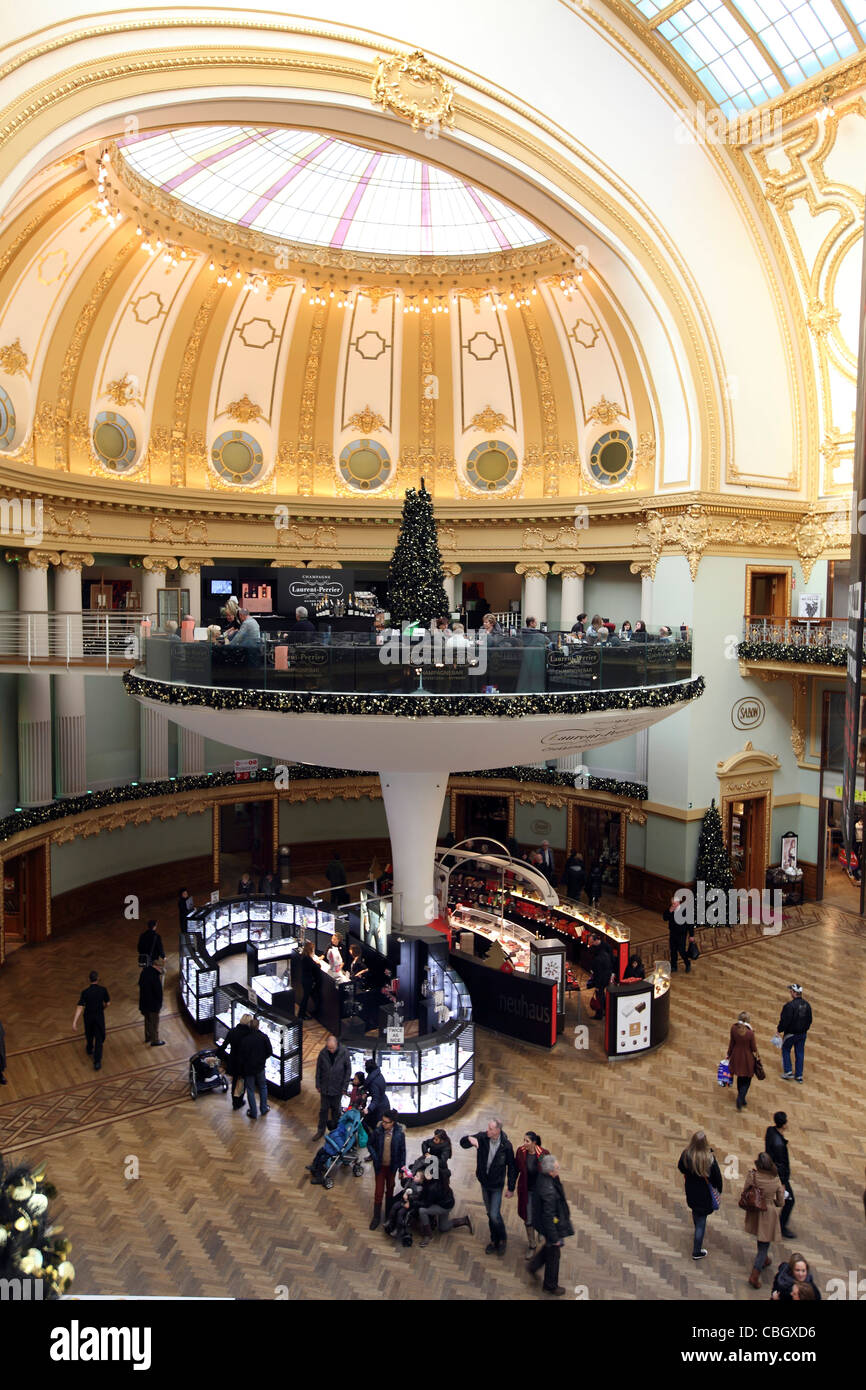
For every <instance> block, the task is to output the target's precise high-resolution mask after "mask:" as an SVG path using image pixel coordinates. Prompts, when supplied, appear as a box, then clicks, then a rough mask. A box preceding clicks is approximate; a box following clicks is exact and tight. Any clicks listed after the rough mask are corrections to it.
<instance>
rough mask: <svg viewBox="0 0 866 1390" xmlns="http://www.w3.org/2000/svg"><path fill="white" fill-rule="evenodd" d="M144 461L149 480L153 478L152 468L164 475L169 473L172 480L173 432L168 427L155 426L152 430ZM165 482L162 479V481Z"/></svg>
mask: <svg viewBox="0 0 866 1390" xmlns="http://www.w3.org/2000/svg"><path fill="white" fill-rule="evenodd" d="M144 461H145V464H146V467H147V473H148V479H149V480H150V479H152V476H153V475H152V473H151V471H150V470H151V468H156V469H157V470H158V471H159V472H160V473H161V474H163V475H164V474H165V473H167V474H168V477H169V480H170V479H171V430H170V429H169V428H168V426H167V425H154V427H153V428H152V429H151V431H150V438H149V439H148V441H147V451H146V453H145V460H144ZM163 480H164V479H163V478H160V481H163Z"/></svg>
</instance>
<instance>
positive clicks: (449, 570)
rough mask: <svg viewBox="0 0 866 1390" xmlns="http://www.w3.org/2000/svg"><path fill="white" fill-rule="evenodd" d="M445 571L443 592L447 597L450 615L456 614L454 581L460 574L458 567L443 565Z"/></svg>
mask: <svg viewBox="0 0 866 1390" xmlns="http://www.w3.org/2000/svg"><path fill="white" fill-rule="evenodd" d="M443 569H444V570H445V592H446V594H447V595H448V609H449V612H451V613H456V612H457V587H456V579H457V576H458V574H459V573H460V566H459V565H444V566H443Z"/></svg>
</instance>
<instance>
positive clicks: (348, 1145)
mask: <svg viewBox="0 0 866 1390" xmlns="http://www.w3.org/2000/svg"><path fill="white" fill-rule="evenodd" d="M366 1143H367V1131H366V1130H365V1129H364V1126H363V1124H362V1122H361V1114H360V1111H358V1110H354V1109H352V1108H351V1107H350V1108H349V1109H348V1110H344V1111H343V1114H342V1115H341V1117H340V1122H339V1124H338V1125H337V1127H336V1129H332V1130H331V1133H330V1134H329V1135H328V1136H327V1138H326V1139H325V1142H324V1144H323V1145H322V1147H321V1148H320V1149H319V1151H318V1153H317V1154H316V1157H315V1158H314V1159H313V1161H312V1163H311V1164H310V1182H312V1183H321V1185H322V1187H326V1188H328V1189H330V1188H332V1187H333V1186H334V1179H333V1178H332V1176H331V1174H332V1173H333V1171H334V1169H335V1168H336V1167H337V1165H338V1164H339V1165H340V1166H341V1167H343V1168H351V1169H352V1172H353V1173H354V1175H355V1177H356V1178H360V1177H362V1176H363V1173H364V1163H363V1160H362V1158H361V1156H360V1151H361V1149H362V1148H363V1147H364V1145H365V1144H366Z"/></svg>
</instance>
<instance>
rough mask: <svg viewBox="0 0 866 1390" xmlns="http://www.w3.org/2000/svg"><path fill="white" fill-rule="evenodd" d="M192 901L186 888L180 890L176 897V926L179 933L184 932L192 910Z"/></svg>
mask: <svg viewBox="0 0 866 1390" xmlns="http://www.w3.org/2000/svg"><path fill="white" fill-rule="evenodd" d="M193 906H194V904H193V900H192V898H191V897H190V894H189V889H188V888H181V890H180V892H179V893H178V895H177V924H178V927H179V928H180V930H181V931H186V929H187V922H188V920H189V914H190V913H191V912H192V909H193Z"/></svg>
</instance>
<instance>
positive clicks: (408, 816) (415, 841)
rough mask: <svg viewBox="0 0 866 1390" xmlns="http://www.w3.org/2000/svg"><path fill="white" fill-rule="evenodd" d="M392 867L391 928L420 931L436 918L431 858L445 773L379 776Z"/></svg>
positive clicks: (441, 801) (436, 832) (399, 773)
mask: <svg viewBox="0 0 866 1390" xmlns="http://www.w3.org/2000/svg"><path fill="white" fill-rule="evenodd" d="M379 780H380V782H381V783H382V799H383V800H384V803H385V815H386V816H387V818H388V833H389V835H390V837H391V854H392V856H393V858H392V863H393V868H394V913H393V923H394V925H398V924H399V925H400V926H404V927H423V926H426V925H429V923H430V922H431V921H432V919H433V917H435V916H436V902H435V897H434V893H433V858H434V854H435V851H436V840H437V837H438V834H439V821H440V820H441V817H442V804H443V802H444V800H445V792H446V791H447V789H448V773H447V772H441V773H440V772H380V773H379Z"/></svg>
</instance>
